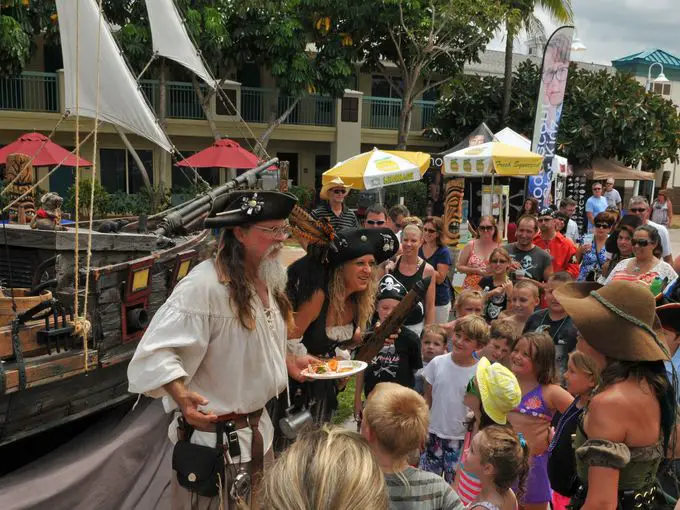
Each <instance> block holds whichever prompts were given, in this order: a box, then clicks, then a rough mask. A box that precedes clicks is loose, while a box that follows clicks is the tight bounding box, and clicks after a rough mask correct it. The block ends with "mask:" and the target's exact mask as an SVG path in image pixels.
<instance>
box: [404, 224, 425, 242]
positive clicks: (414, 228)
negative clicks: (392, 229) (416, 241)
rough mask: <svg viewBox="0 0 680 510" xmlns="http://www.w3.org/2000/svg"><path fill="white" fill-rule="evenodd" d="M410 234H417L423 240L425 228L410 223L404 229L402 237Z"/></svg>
mask: <svg viewBox="0 0 680 510" xmlns="http://www.w3.org/2000/svg"><path fill="white" fill-rule="evenodd" d="M409 232H415V233H416V234H418V235H419V236H420V238H421V239H422V238H423V227H422V226H418V225H417V224H415V223H409V224H408V225H406V226H405V227H404V228H403V230H402V233H403V234H402V235H406V234H408V233H409Z"/></svg>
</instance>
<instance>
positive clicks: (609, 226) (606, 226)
mask: <svg viewBox="0 0 680 510" xmlns="http://www.w3.org/2000/svg"><path fill="white" fill-rule="evenodd" d="M595 228H611V225H610V224H609V223H595Z"/></svg>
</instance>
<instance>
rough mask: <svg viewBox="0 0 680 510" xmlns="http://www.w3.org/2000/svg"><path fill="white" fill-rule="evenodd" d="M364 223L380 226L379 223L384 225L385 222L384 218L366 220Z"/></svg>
mask: <svg viewBox="0 0 680 510" xmlns="http://www.w3.org/2000/svg"><path fill="white" fill-rule="evenodd" d="M366 224H367V225H378V226H381V225H384V224H385V220H366Z"/></svg>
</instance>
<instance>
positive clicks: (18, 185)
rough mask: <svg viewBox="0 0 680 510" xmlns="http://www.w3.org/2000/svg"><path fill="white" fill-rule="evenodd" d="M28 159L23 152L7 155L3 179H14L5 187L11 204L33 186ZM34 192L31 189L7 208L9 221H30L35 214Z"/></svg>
mask: <svg viewBox="0 0 680 510" xmlns="http://www.w3.org/2000/svg"><path fill="white" fill-rule="evenodd" d="M30 159H31V158H30V157H29V156H26V155H25V154H10V155H9V156H8V157H7V163H6V164H5V175H4V176H3V179H4V181H5V183H6V184H9V183H11V182H12V181H14V182H13V183H12V184H9V186H8V188H7V192H6V196H7V203H10V204H11V203H12V202H14V201H15V200H16V199H17V198H19V197H20V196H21V195H23V194H24V193H26V192H27V191H28V190H29V189H30V188H31V186H33V165H31V164H29V161H30ZM17 175H18V176H19V177H18V178H17ZM15 179H16V180H15ZM34 192H35V190H31V191H30V193H28V194H27V195H26V196H25V197H23V198H22V199H21V200H20V201H19V202H17V203H16V204H14V205H13V206H12V207H11V208H10V209H9V222H10V223H20V224H27V223H30V222H31V220H32V219H33V217H34V216H35V193H34Z"/></svg>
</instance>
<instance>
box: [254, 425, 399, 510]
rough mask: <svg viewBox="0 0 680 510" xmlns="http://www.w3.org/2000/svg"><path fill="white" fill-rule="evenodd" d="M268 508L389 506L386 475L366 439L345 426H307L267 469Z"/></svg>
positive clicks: (264, 502) (264, 504)
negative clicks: (318, 427) (316, 427)
mask: <svg viewBox="0 0 680 510" xmlns="http://www.w3.org/2000/svg"><path fill="white" fill-rule="evenodd" d="M258 504H259V506H260V508H262V509H266V510H369V509H371V510H373V509H376V510H387V508H388V504H389V500H388V497H387V490H386V487H385V478H384V476H383V474H382V471H381V470H380V466H379V465H378V462H377V461H376V460H375V458H374V457H373V454H372V453H371V449H370V447H369V446H368V443H367V442H366V440H365V439H364V438H363V437H361V436H360V435H359V434H357V433H356V432H352V431H349V430H346V429H343V428H341V427H336V426H328V425H326V426H324V427H322V428H320V429H315V430H309V431H306V432H303V433H302V434H301V435H300V437H299V438H298V440H297V441H295V443H293V445H292V446H291V447H290V448H288V450H286V452H285V453H284V454H283V455H282V456H281V457H279V459H278V460H277V461H276V462H274V465H273V466H272V468H271V469H269V470H267V471H266V472H265V475H264V479H263V481H262V484H261V487H260V494H259V498H258Z"/></svg>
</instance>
